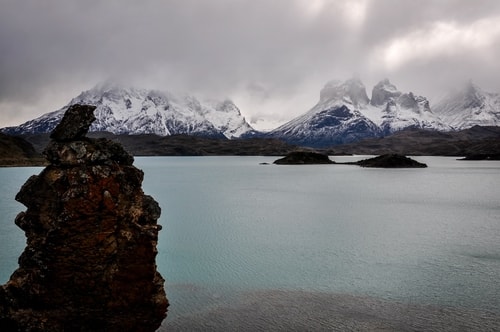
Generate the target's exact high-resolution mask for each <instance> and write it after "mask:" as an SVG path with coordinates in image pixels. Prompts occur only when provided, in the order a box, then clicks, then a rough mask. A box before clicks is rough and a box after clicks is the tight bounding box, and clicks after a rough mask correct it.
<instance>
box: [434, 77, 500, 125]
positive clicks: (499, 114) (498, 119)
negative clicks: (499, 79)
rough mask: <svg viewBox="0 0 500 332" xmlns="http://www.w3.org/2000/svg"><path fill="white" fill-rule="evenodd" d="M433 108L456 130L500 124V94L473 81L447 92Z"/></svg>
mask: <svg viewBox="0 0 500 332" xmlns="http://www.w3.org/2000/svg"><path fill="white" fill-rule="evenodd" d="M432 110H433V111H434V113H436V114H437V115H439V116H440V117H441V119H443V121H445V122H446V123H448V124H449V125H451V126H452V127H453V128H454V129H456V130H461V129H467V128H471V127H473V126H475V125H478V126H500V94H498V93H489V92H486V91H484V90H482V89H481V88H480V87H478V86H477V85H475V84H474V83H472V82H468V83H467V84H465V85H464V87H463V88H462V89H460V90H454V91H451V92H449V93H448V94H446V95H445V96H444V97H443V98H441V99H440V100H438V101H437V102H436V103H435V105H433V107H432Z"/></svg>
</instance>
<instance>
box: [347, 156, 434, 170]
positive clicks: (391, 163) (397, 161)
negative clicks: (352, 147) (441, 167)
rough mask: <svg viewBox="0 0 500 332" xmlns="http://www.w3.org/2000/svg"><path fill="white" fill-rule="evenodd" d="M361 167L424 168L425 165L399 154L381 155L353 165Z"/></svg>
mask: <svg viewBox="0 0 500 332" xmlns="http://www.w3.org/2000/svg"><path fill="white" fill-rule="evenodd" d="M355 164H356V165H359V166H361V167H376V168H425V167H427V165H426V164H423V163H420V162H418V161H416V160H414V159H411V158H408V157H406V156H403V155H400V154H383V155H381V156H378V157H374V158H370V159H363V160H360V161H358V162H356V163H355Z"/></svg>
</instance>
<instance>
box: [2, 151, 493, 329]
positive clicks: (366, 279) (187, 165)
mask: <svg viewBox="0 0 500 332" xmlns="http://www.w3.org/2000/svg"><path fill="white" fill-rule="evenodd" d="M354 158H355V157H332V159H334V160H337V161H346V160H352V159H354ZM275 159H276V158H272V157H271V158H270V157H154V158H153V157H151V158H136V162H135V165H136V166H137V167H139V168H141V169H143V170H144V171H145V174H146V175H145V181H144V185H143V186H144V190H145V192H146V193H147V194H150V195H152V196H153V197H154V198H155V199H156V200H157V201H158V202H159V203H160V206H161V207H162V217H161V219H160V223H161V224H162V225H163V226H164V229H163V230H162V231H161V234H160V240H159V246H158V249H159V254H158V257H157V263H158V269H159V270H160V272H161V273H162V274H163V276H164V277H165V279H166V280H167V282H166V289H167V296H168V298H169V300H170V302H171V306H170V310H169V317H168V318H167V320H166V321H165V322H164V327H163V329H165V330H172V329H173V330H186V331H187V330H228V329H233V327H234V330H255V329H257V330H269V329H272V330H277V329H278V330H280V329H281V330H290V329H292V330H337V331H342V330H392V331H399V330H429V331H431V330H443V331H453V330H457V329H458V330H478V331H479V330H486V331H487V330H491V331H495V330H499V329H500V325H499V324H500V323H499V321H500V319H499V314H500V283H499V281H498V280H499V277H500V200H499V197H500V162H496V161H467V162H465V161H456V160H455V159H453V158H439V157H416V158H415V159H417V160H418V161H422V162H425V163H427V164H428V166H429V168H427V169H397V170H389V169H363V168H359V167H357V166H348V165H317V166H312V165H311V166H276V165H259V163H260V162H269V163H272V161H273V160H275ZM40 170H41V169H40V168H5V169H0V181H2V184H3V188H4V191H3V192H2V193H1V195H2V197H1V202H0V211H2V215H3V220H2V222H1V224H0V241H1V242H0V249H1V250H0V281H1V282H5V281H6V280H7V279H8V277H9V275H10V273H11V272H12V271H13V270H14V269H15V268H16V266H17V264H16V260H17V257H18V256H19V254H20V253H21V251H22V249H23V248H24V235H23V234H22V232H21V231H20V230H19V229H17V227H16V226H15V225H14V217H15V215H16V214H17V213H18V212H20V211H22V210H24V207H23V206H22V205H20V204H17V203H15V202H14V201H13V197H14V195H15V194H16V193H17V192H18V191H19V188H20V186H21V185H22V183H24V182H25V181H26V179H27V178H28V177H29V176H30V175H31V174H37V173H38V172H39V171H40Z"/></svg>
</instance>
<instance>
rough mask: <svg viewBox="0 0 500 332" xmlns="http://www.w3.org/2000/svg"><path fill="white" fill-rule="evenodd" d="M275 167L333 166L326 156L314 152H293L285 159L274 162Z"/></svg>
mask: <svg viewBox="0 0 500 332" xmlns="http://www.w3.org/2000/svg"><path fill="white" fill-rule="evenodd" d="M274 164H277V165H306V164H308V165H313V164H334V162H333V161H332V160H330V158H328V156H327V155H325V154H322V153H318V152H314V151H293V152H290V153H289V154H287V155H286V156H285V157H283V158H281V159H278V160H275V161H274Z"/></svg>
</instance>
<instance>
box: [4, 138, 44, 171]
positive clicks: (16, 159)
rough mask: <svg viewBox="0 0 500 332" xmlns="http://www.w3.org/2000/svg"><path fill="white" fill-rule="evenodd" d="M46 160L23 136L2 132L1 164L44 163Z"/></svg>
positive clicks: (24, 164)
mask: <svg viewBox="0 0 500 332" xmlns="http://www.w3.org/2000/svg"><path fill="white" fill-rule="evenodd" d="M44 160H45V159H44V158H43V157H42V155H40V154H39V153H38V152H37V151H36V150H35V149H34V147H33V145H31V144H30V143H29V142H27V141H26V140H24V139H23V138H21V137H15V136H9V135H5V134H2V133H0V166H31V165H42V164H44V163H45V161H44Z"/></svg>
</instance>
